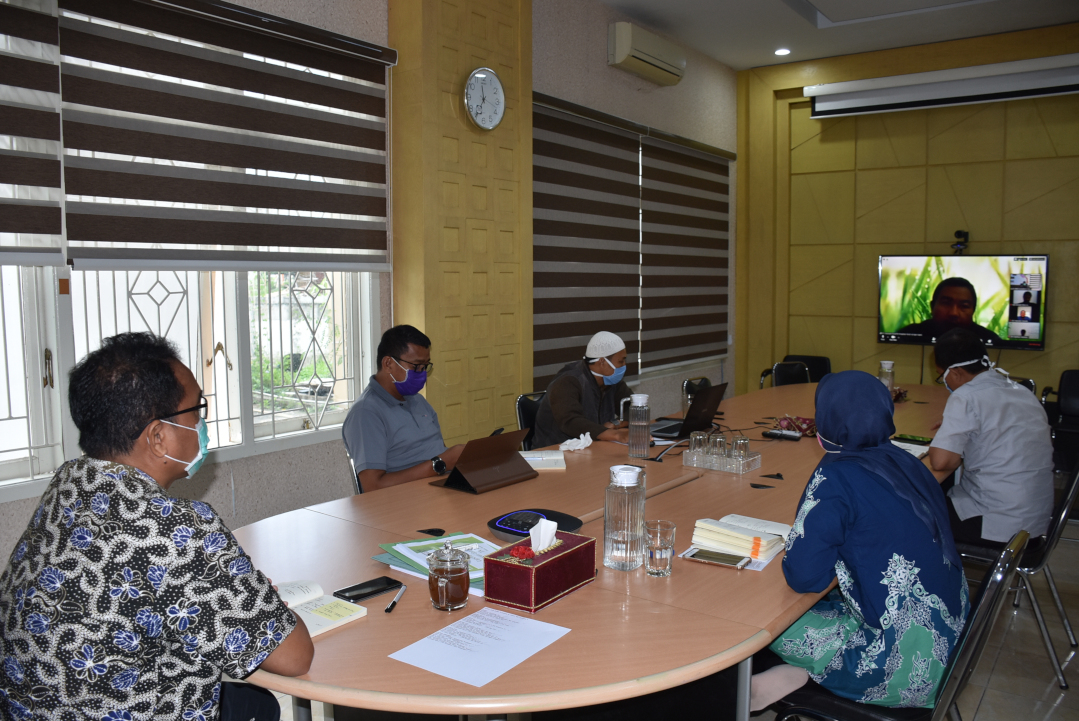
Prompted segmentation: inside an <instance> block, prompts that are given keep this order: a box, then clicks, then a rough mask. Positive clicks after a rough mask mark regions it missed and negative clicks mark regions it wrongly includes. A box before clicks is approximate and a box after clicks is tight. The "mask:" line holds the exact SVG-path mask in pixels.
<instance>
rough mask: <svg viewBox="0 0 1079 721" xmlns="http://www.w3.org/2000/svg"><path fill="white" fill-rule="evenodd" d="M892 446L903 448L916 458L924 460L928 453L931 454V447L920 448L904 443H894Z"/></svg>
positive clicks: (913, 444)
mask: <svg viewBox="0 0 1079 721" xmlns="http://www.w3.org/2000/svg"><path fill="white" fill-rule="evenodd" d="M892 445H893V446H896V447H897V448H902V449H903V450H904V451H906V452H907V453H909V454H911V455H912V456H914V457H915V458H922V457H924V456H925V454H926V453H929V446H919V445H917V444H915V443H903V442H902V441H892Z"/></svg>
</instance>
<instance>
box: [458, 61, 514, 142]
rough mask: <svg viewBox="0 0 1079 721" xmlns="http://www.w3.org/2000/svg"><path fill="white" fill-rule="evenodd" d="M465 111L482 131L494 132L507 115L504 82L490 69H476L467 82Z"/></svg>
mask: <svg viewBox="0 0 1079 721" xmlns="http://www.w3.org/2000/svg"><path fill="white" fill-rule="evenodd" d="M464 100H465V110H466V111H467V112H468V117H469V118H470V119H471V120H472V122H473V123H475V124H476V127H478V128H480V129H481V130H494V129H495V128H497V127H498V124H499V123H501V122H502V116H503V115H505V114H506V96H505V93H504V92H503V90H502V81H501V80H499V79H498V75H497V74H496V73H495V71H494V70H491V69H490V68H476V69H475V70H473V71H472V73H471V74H470V75H469V76H468V80H466V81H465V92H464Z"/></svg>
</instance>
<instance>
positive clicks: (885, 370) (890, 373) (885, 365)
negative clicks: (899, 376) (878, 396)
mask: <svg viewBox="0 0 1079 721" xmlns="http://www.w3.org/2000/svg"><path fill="white" fill-rule="evenodd" d="M894 365H895V361H881V362H880V370H879V371H877V380H879V381H880V382H881V383H883V384H884V387H885V388H887V389H888V392H889V393H891V392H892V391H894V390H895V371H894V370H893V369H892V367H893V366H894Z"/></svg>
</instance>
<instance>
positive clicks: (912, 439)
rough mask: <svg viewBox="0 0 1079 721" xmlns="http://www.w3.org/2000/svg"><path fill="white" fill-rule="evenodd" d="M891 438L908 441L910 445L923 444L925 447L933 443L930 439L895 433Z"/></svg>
mask: <svg viewBox="0 0 1079 721" xmlns="http://www.w3.org/2000/svg"><path fill="white" fill-rule="evenodd" d="M892 438H895V439H896V440H898V441H910V442H911V443H924V444H925V445H929V444H930V443H932V442H933V439H932V438H926V437H925V436H910V435H907V434H906V433H896V434H895V435H894V436H892Z"/></svg>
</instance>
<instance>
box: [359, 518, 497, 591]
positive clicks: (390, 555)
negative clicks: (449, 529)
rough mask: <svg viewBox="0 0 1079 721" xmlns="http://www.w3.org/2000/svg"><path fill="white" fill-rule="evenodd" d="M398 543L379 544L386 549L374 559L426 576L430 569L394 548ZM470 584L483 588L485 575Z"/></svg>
mask: <svg viewBox="0 0 1079 721" xmlns="http://www.w3.org/2000/svg"><path fill="white" fill-rule="evenodd" d="M467 535H469V534H467V533H462V532H461V531H458V532H456V533H447V534H446V535H445V536H437V538H444V539H449V538H452V537H454V536H467ZM429 540H431V538H415V539H413V540H412V541H398V542H397V543H412V542H413V541H429ZM397 543H380V544H378V547H379V548H381V549H382V550H383V551H385V553H380V554H379V555H377V556H372V557H371V559H372V560H374V561H378V562H380V563H385V564H386V565H389V566H397V567H398V568H407V569H409V570H411V571H415V572H416V573H422V574H423V575H424V576H426V575H427V574H428V572H429V570H430V569H428V568H427V566H424V565H421V564H419V563H416V562H415V561H413V560H412V559H411V558H408V557H407V556H405V555H404V554H403V553H401V552H400V551H397V550H396V549H395V548H394V546H396V545H397ZM469 585H470V586H472V587H473V588H479V589H482V588H483V577H482V576H480V577H479V578H474V579H472V580H471V581H469Z"/></svg>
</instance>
